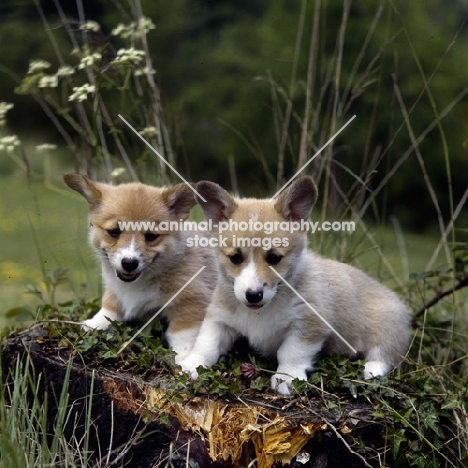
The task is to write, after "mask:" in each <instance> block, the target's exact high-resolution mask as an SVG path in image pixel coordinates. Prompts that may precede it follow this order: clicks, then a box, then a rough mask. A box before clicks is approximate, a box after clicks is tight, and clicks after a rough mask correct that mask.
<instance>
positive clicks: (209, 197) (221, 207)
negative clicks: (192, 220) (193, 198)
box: [195, 180, 237, 223]
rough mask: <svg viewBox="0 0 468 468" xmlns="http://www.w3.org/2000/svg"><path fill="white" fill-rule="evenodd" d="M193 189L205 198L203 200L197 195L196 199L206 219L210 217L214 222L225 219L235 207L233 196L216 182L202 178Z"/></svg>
mask: <svg viewBox="0 0 468 468" xmlns="http://www.w3.org/2000/svg"><path fill="white" fill-rule="evenodd" d="M195 189H196V190H197V192H198V193H199V194H200V195H201V196H202V197H203V198H204V199H205V200H206V201H203V200H202V199H201V198H200V197H199V196H198V195H197V201H198V203H199V205H200V206H201V208H202V210H203V213H204V215H205V219H207V220H208V219H211V220H213V222H215V223H219V222H220V221H226V220H227V219H229V217H230V216H231V214H232V213H233V211H234V210H235V209H236V208H237V204H236V202H235V201H234V198H232V197H231V195H229V193H228V192H226V190H224V189H223V188H221V187H220V186H219V185H218V184H215V183H213V182H208V181H205V180H204V181H202V182H198V183H197V184H196V185H195Z"/></svg>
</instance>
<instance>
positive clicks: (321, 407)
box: [2, 327, 385, 468]
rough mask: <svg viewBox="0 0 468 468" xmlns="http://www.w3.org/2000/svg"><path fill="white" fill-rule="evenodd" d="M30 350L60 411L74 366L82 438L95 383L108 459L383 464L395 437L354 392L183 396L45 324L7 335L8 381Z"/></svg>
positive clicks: (95, 406)
mask: <svg viewBox="0 0 468 468" xmlns="http://www.w3.org/2000/svg"><path fill="white" fill-rule="evenodd" d="M28 356H29V361H30V363H31V365H32V367H33V369H34V372H35V374H36V375H39V374H42V379H41V382H42V386H41V387H40V392H41V393H42V394H43V395H45V394H47V395H48V396H49V398H48V411H49V413H48V416H49V418H48V419H49V420H50V421H53V420H54V416H55V415H56V413H57V408H56V401H54V399H53V398H51V396H52V395H60V393H61V391H62V387H63V384H64V381H65V380H66V375H67V369H68V366H71V370H70V369H68V370H69V371H70V374H69V382H68V393H69V402H70V404H73V411H74V413H75V417H74V418H69V422H68V425H67V427H65V435H66V436H67V434H69V435H71V434H72V432H73V434H74V436H75V438H76V436H77V435H78V439H80V431H83V430H84V429H83V428H84V427H85V426H86V425H85V418H86V413H87V411H86V409H85V402H86V401H91V400H90V399H89V395H90V392H91V391H92V394H93V396H92V407H91V415H92V420H93V424H92V425H91V429H90V430H91V431H93V433H92V435H91V437H90V438H89V440H90V446H89V450H91V451H92V452H93V453H94V458H95V460H96V461H98V460H100V459H102V458H103V457H104V458H105V455H106V454H107V453H108V452H109V451H111V453H112V456H111V457H109V463H108V465H107V466H130V467H135V468H138V467H142V468H148V467H153V466H173V467H179V466H180V467H186V466H190V467H192V468H196V467H200V468H203V467H248V466H257V467H258V468H269V467H279V466H285V465H290V466H294V467H313V468H332V467H340V468H342V467H346V468H353V467H355V468H360V467H365V466H372V467H374V466H381V464H380V462H379V459H380V457H381V455H382V454H383V453H384V451H385V444H384V441H383V436H382V432H383V428H382V426H381V424H380V423H377V422H375V421H373V420H372V416H371V414H372V413H373V411H374V410H375V408H374V407H373V405H372V404H371V403H369V402H367V401H362V400H360V399H358V398H353V397H352V396H351V395H349V396H347V397H340V399H339V404H333V405H330V404H329V402H327V401H325V400H324V398H323V395H317V396H314V395H311V394H310V393H311V392H309V393H308V394H307V395H299V396H297V395H295V396H291V397H280V396H277V395H275V394H274V393H272V392H271V393H269V392H268V393H263V394H262V393H260V392H257V394H255V393H252V392H246V393H242V394H238V395H225V396H222V397H221V396H216V397H213V396H210V395H196V396H193V395H189V394H188V393H187V395H184V394H182V395H181V394H178V395H177V398H176V397H174V396H173V395H172V394H171V393H170V391H169V389H168V388H167V387H166V389H164V386H161V385H157V382H155V381H154V380H152V381H146V380H145V379H143V378H141V377H139V376H135V375H131V374H130V373H128V372H119V371H116V370H115V369H108V368H106V367H104V366H97V367H94V366H92V365H89V364H85V363H83V362H82V360H80V359H79V358H77V357H76V356H75V357H74V358H72V357H71V356H70V354H69V353H67V352H66V351H63V350H61V349H60V347H59V346H58V343H57V340H54V339H50V338H49V337H48V333H47V331H46V330H45V329H44V328H42V327H35V328H31V329H29V330H25V331H23V332H19V333H14V334H11V335H10V336H9V337H8V338H7V339H6V340H5V342H4V346H3V349H2V366H3V376H4V380H5V381H6V382H5V383H6V384H7V385H11V384H12V381H11V375H12V374H13V371H14V369H15V366H16V365H17V362H18V360H21V361H23V362H25V361H26V359H27V357H28ZM174 379H175V377H174ZM54 405H55V406H54ZM254 460H256V461H255V462H254V463H252V462H253V461H254ZM101 466H103V465H101Z"/></svg>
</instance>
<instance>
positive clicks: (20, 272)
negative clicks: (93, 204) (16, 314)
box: [0, 177, 100, 325]
mask: <svg viewBox="0 0 468 468" xmlns="http://www.w3.org/2000/svg"><path fill="white" fill-rule="evenodd" d="M0 184H1V187H2V197H1V199H0V246H1V248H2V252H3V256H2V258H1V260H0V294H1V297H2V307H1V312H0V325H2V324H5V323H6V321H5V318H4V314H5V312H6V311H7V310H8V309H10V308H12V307H17V306H19V305H23V304H31V305H34V304H37V299H36V298H34V297H33V296H32V295H30V294H29V295H28V294H26V291H27V286H28V284H36V285H42V287H44V284H43V283H42V279H43V277H44V276H46V275H48V274H51V273H52V272H53V271H54V270H55V269H57V268H67V269H68V277H69V282H68V283H67V284H64V285H63V286H61V287H60V288H59V289H58V294H59V295H58V297H57V299H58V300H60V301H63V300H68V299H71V298H72V297H74V296H76V295H79V294H83V293H85V294H86V295H88V296H96V295H98V294H99V290H100V287H99V284H100V279H99V270H98V266H97V264H96V262H95V259H94V258H93V255H92V253H91V250H90V249H89V248H88V245H87V240H86V236H87V221H86V217H87V210H88V208H87V205H86V203H85V202H84V200H82V199H80V197H78V196H75V194H74V193H72V192H71V191H69V190H68V189H67V188H66V187H65V185H64V184H63V183H62V182H61V180H60V179H59V178H57V179H56V180H54V182H53V187H54V188H51V187H49V188H48V187H46V186H44V185H43V184H42V183H40V182H33V183H32V184H31V185H28V184H27V183H26V181H25V180H24V179H19V178H15V177H10V178H2V179H1V181H0Z"/></svg>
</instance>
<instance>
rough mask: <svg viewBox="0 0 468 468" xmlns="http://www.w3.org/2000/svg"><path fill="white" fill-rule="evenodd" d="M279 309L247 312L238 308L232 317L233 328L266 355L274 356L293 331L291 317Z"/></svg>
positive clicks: (244, 308) (240, 307) (267, 308)
mask: <svg viewBox="0 0 468 468" xmlns="http://www.w3.org/2000/svg"><path fill="white" fill-rule="evenodd" d="M285 315H286V314H285V312H284V311H283V312H282V311H281V310H279V309H278V308H277V307H273V306H269V307H265V308H262V309H259V310H246V307H245V306H238V307H237V309H236V311H235V313H234V314H233V315H232V323H231V326H232V327H233V328H234V329H236V330H237V331H238V332H239V333H240V334H241V335H244V336H246V337H247V338H248V340H249V343H250V344H251V345H252V346H253V347H254V348H256V349H257V350H258V351H260V352H261V353H263V354H265V355H274V354H276V352H277V351H278V348H279V347H280V346H281V343H282V342H283V341H284V338H285V336H286V335H287V334H288V333H289V332H290V331H291V324H290V320H289V317H287V316H285Z"/></svg>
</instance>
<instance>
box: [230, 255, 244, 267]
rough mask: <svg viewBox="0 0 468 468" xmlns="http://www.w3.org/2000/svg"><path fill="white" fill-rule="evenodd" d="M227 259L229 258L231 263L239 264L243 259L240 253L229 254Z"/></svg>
mask: <svg viewBox="0 0 468 468" xmlns="http://www.w3.org/2000/svg"><path fill="white" fill-rule="evenodd" d="M229 260H231V263H234V265H240V264H241V263H242V262H243V261H244V257H243V256H242V254H241V253H235V254H233V255H229Z"/></svg>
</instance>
